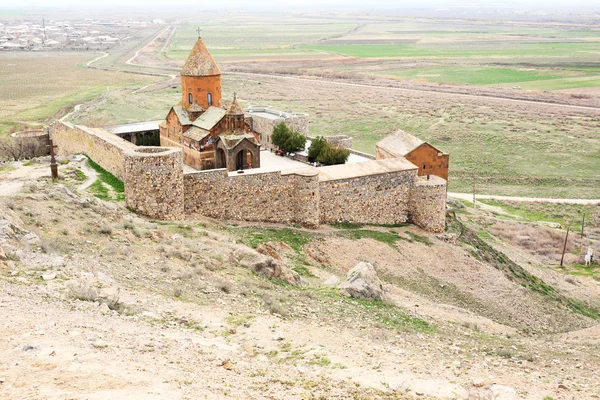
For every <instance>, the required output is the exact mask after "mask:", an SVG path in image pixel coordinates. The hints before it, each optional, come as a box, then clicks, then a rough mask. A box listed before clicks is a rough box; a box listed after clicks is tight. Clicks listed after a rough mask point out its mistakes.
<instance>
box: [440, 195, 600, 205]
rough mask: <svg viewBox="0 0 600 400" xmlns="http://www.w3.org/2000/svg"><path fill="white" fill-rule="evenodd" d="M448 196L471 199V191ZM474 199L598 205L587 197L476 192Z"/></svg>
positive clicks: (598, 202)
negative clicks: (528, 195)
mask: <svg viewBox="0 0 600 400" xmlns="http://www.w3.org/2000/svg"><path fill="white" fill-rule="evenodd" d="M448 196H449V197H454V198H456V199H461V200H468V201H473V193H451V192H448ZM475 200H500V201H525V202H532V203H554V204H581V205H592V206H597V205H600V200H589V199H553V198H547V197H518V196H496V195H491V194H476V195H475Z"/></svg>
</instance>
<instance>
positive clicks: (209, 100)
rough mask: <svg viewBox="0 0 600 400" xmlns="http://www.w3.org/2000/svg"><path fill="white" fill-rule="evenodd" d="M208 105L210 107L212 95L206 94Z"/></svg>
mask: <svg viewBox="0 0 600 400" xmlns="http://www.w3.org/2000/svg"><path fill="white" fill-rule="evenodd" d="M208 105H209V106H212V93H209V94H208Z"/></svg>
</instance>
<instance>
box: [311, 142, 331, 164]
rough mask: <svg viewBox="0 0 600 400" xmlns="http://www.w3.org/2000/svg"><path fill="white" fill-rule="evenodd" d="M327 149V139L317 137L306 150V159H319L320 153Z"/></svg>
mask: <svg viewBox="0 0 600 400" xmlns="http://www.w3.org/2000/svg"><path fill="white" fill-rule="evenodd" d="M327 147H329V143H327V139H325V138H324V137H323V136H317V137H316V138H314V139H313V140H312V142H311V143H310V147H309V148H308V159H309V160H316V159H317V158H319V155H320V154H321V152H322V151H323V150H324V149H325V148H327Z"/></svg>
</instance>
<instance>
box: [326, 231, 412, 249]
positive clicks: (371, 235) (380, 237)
mask: <svg viewBox="0 0 600 400" xmlns="http://www.w3.org/2000/svg"><path fill="white" fill-rule="evenodd" d="M337 234H338V236H341V237H344V238H347V239H351V240H360V239H373V240H377V241H378V242H381V243H386V244H389V245H390V246H393V245H394V244H396V242H397V241H398V240H400V239H401V238H400V236H399V235H398V233H397V232H393V231H389V232H381V231H372V230H369V229H348V230H344V231H340V232H338V233H337Z"/></svg>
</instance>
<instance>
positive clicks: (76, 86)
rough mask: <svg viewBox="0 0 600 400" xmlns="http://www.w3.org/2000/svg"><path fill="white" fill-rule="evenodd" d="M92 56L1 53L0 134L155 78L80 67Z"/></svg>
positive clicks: (93, 55)
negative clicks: (0, 102)
mask: <svg viewBox="0 0 600 400" xmlns="http://www.w3.org/2000/svg"><path fill="white" fill-rule="evenodd" d="M95 57H97V55H96V54H93V53H91V54H90V53H83V54H81V53H35V54H34V53H27V52H19V53H0V76H2V77H3V79H2V80H0V98H1V99H2V101H3V104H2V105H3V106H2V109H0V130H1V131H4V130H7V129H10V128H11V127H12V126H14V125H23V124H24V125H35V124H39V123H41V122H43V121H45V120H46V119H47V118H49V117H51V116H53V115H54V114H56V113H57V112H58V111H59V110H61V109H64V108H68V107H70V106H72V105H74V104H78V103H82V102H85V101H87V100H90V99H92V98H94V97H97V96H99V95H101V94H103V93H107V92H110V91H112V90H117V89H120V88H124V87H128V86H134V87H139V86H142V85H145V84H147V83H149V82H153V81H156V80H157V78H156V77H148V76H143V75H133V74H123V73H120V72H108V71H99V70H94V69H87V68H85V67H83V66H82V64H85V61H87V60H90V59H93V58H95Z"/></svg>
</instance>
